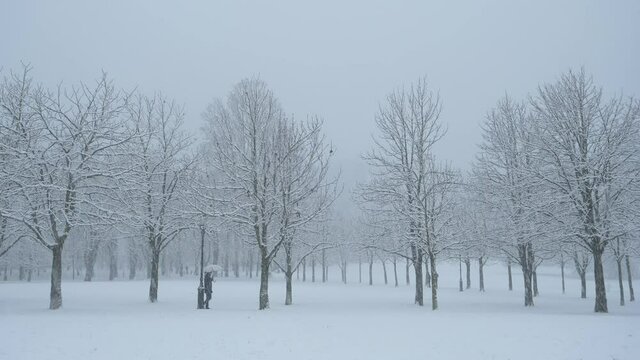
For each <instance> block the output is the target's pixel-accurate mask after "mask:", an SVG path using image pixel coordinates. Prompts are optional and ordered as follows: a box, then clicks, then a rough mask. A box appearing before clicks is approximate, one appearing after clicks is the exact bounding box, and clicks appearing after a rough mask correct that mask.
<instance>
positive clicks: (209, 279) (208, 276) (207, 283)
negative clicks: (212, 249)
mask: <svg viewBox="0 0 640 360" xmlns="http://www.w3.org/2000/svg"><path fill="white" fill-rule="evenodd" d="M212 286H213V274H212V273H210V272H208V273H205V274H204V292H206V293H208V294H211V292H212V291H213V289H212Z"/></svg>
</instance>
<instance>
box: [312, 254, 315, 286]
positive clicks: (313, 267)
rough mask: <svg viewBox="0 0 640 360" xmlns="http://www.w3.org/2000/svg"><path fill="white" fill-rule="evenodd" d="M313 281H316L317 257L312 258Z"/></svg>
mask: <svg viewBox="0 0 640 360" xmlns="http://www.w3.org/2000/svg"><path fill="white" fill-rule="evenodd" d="M311 282H316V258H315V257H312V258H311Z"/></svg>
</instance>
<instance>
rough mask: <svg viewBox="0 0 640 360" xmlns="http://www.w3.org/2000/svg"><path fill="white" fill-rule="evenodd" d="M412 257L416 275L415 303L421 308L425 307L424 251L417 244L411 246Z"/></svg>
mask: <svg viewBox="0 0 640 360" xmlns="http://www.w3.org/2000/svg"><path fill="white" fill-rule="evenodd" d="M411 255H412V257H413V269H414V272H415V275H416V294H415V299H414V302H415V303H416V304H418V305H419V306H423V305H424V288H423V285H422V258H423V255H422V249H420V248H419V247H417V246H416V245H415V244H413V245H411Z"/></svg>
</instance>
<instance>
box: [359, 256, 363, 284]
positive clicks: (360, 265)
mask: <svg viewBox="0 0 640 360" xmlns="http://www.w3.org/2000/svg"><path fill="white" fill-rule="evenodd" d="M358 282H359V283H360V284H362V257H360V256H358Z"/></svg>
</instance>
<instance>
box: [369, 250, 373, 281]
mask: <svg viewBox="0 0 640 360" xmlns="http://www.w3.org/2000/svg"><path fill="white" fill-rule="evenodd" d="M369 285H373V255H369Z"/></svg>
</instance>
